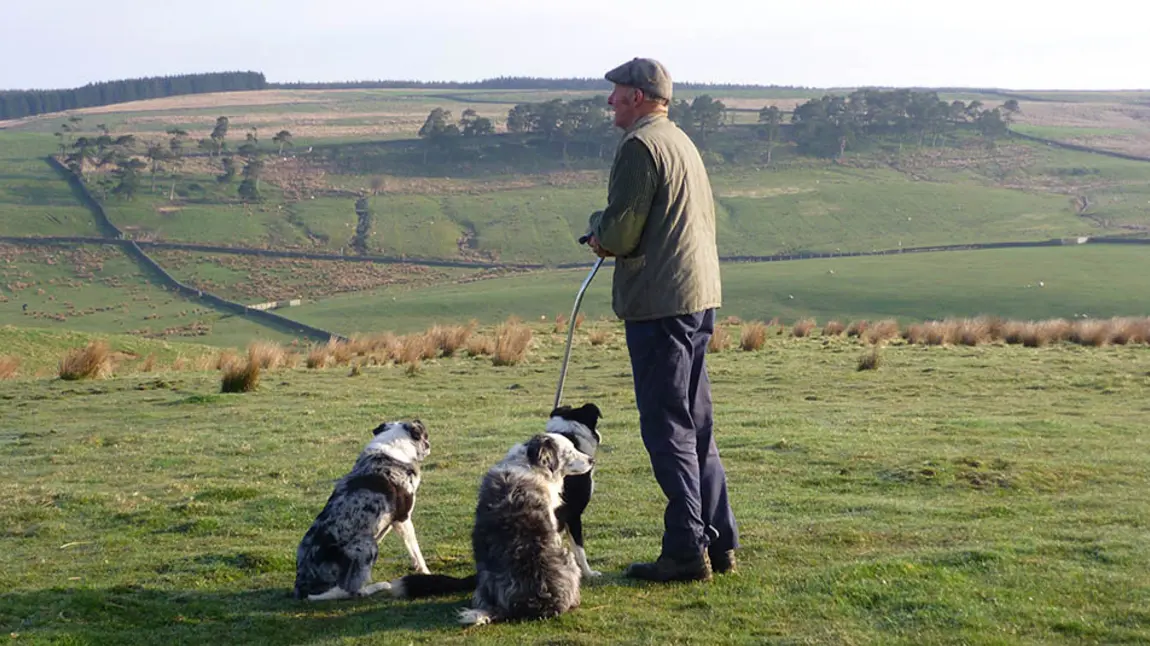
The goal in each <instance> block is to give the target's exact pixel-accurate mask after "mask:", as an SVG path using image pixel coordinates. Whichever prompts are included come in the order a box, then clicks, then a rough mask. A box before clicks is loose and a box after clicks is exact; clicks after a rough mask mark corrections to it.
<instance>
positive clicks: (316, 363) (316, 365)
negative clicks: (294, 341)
mask: <svg viewBox="0 0 1150 646" xmlns="http://www.w3.org/2000/svg"><path fill="white" fill-rule="evenodd" d="M330 361H331V350H330V349H329V348H328V347H327V346H326V345H321V346H318V347H314V348H312V349H311V350H309V351H308V353H307V359H306V360H305V361H304V365H305V366H307V368H308V369H309V370H318V369H322V368H326V367H327V364H328V362H330Z"/></svg>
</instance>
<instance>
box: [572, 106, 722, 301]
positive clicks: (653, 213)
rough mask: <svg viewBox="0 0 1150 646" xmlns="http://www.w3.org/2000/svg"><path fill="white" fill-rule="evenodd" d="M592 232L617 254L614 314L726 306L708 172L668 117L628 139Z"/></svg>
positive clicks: (642, 125) (638, 127) (636, 128)
mask: <svg viewBox="0 0 1150 646" xmlns="http://www.w3.org/2000/svg"><path fill="white" fill-rule="evenodd" d="M589 230H590V232H591V233H592V234H593V235H594V236H595V237H597V238H598V239H599V244H600V245H601V246H602V247H603V248H604V249H606V250H607V251H610V252H611V253H613V254H615V256H616V258H615V276H614V281H613V286H612V307H613V309H614V310H615V314H616V316H618V317H619V318H621V319H623V320H626V321H646V320H651V319H657V318H663V317H668V316H679V315H681V314H692V313H695V312H700V311H703V310H706V309H711V308H717V307H720V306H721V305H722V288H721V284H720V283H721V281H720V276H719V253H718V248H717V246H716V243H715V202H714V198H713V197H712V195H711V184H710V180H709V179H708V177H707V169H706V168H705V167H704V166H703V160H702V158H701V157H700V156H699V151H698V150H697V149H696V148H695V145H694V143H693V142H692V141H691V139H690V138H689V137H687V135H686V134H685V133H684V132H683V131H682V130H680V129H679V127H678V126H676V125H675V124H674V122H672V121H671V120H670V119H668V118H667V116H666V115H665V114H652V115H648V116H646V117H644V118H642V119H640V120H639V121H638V122H636V123H635V124H634V125H633V126H632V127H631V128H629V129H628V130H627V131H626V133H624V135H623V139H622V141H621V142H620V144H619V149H618V151H617V152H616V154H615V163H614V165H613V166H612V168H611V179H610V181H609V184H608V188H607V208H606V209H604V210H603V211H596V212H595V213H594V214H592V215H591V221H590V227H589Z"/></svg>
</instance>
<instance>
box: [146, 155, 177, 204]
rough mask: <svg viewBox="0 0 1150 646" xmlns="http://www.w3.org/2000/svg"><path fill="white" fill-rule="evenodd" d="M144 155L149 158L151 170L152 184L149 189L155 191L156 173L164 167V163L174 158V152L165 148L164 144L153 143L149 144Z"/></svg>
mask: <svg viewBox="0 0 1150 646" xmlns="http://www.w3.org/2000/svg"><path fill="white" fill-rule="evenodd" d="M144 156H145V157H146V158H147V159H148V165H149V170H150V171H151V180H152V185H151V188H150V189H149V190H150V191H152V192H153V193H155V192H156V173H158V172H159V171H160V170H161V169H163V167H164V164H165V163H166V162H167V161H168V160H170V159H171V158H172V153H171V151H170V150H168V149H167V148H165V147H164V146H163V144H160V143H152V144H149V145H148V150H147V151H146V152H145V153H144Z"/></svg>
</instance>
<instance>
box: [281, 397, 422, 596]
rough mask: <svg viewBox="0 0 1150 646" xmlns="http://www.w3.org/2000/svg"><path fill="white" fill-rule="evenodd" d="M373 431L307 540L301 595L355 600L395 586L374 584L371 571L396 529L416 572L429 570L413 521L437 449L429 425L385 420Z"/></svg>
mask: <svg viewBox="0 0 1150 646" xmlns="http://www.w3.org/2000/svg"><path fill="white" fill-rule="evenodd" d="M372 434H373V435H374V437H373V438H372V439H371V441H370V442H368V444H367V446H366V447H364V449H363V452H362V453H360V455H359V458H358V459H357V460H356V462H355V466H354V467H352V469H351V471H350V472H349V473H348V474H347V475H345V476H344V477H343V478H340V480H339V481H338V482H337V483H336V485H335V490H334V491H332V493H331V496H330V497H329V498H328V500H327V504H326V505H325V506H324V508H323V511H321V512H320V514H319V516H317V517H316V519H315V522H314V523H312V526H311V528H310V529H308V531H307V533H306V534H304V537H303V540H301V541H300V544H299V547H298V549H297V550H296V579H295V592H294V596H295V598H297V599H305V598H306V599H308V600H309V601H326V600H331V599H348V598H351V597H363V596H368V595H372V594H375V593H376V592H379V591H380V590H386V589H388V587H389V584H388V583H387V582H380V583H371V570H372V566H374V565H375V560H376V558H377V557H378V556H379V542H380V541H381V540H382V539H383V537H384V536H386V535H387V533H388V532H389V531H390V530H391V529H392V528H394V529H395V531H396V533H397V534H399V535H400V537H401V538H403V544H404V546H405V547H406V548H407V553H408V555H409V556H410V557H411V562H412V565H413V567H414V568H415V569H416V571H417V572H421V573H427V572H428V569H427V564H426V563H425V562H424V560H423V554H422V553H420V551H419V543H418V542H417V541H416V538H415V528H414V527H413V525H412V523H411V512H412V508H413V507H414V506H415V492H416V490H418V489H419V480H420V473H419V470H420V469H419V465H420V463H421V462H422V461H423V460H424V459H426V458H427V456H428V455H429V454H430V453H431V444H430V442H429V441H428V438H427V428H426V427H425V426H424V425H423V422H421V421H419V420H412V421H410V422H401V421H396V422H385V423H384V424H381V425H379V426H378V427H377V428H376V429H375V430H373V431H372Z"/></svg>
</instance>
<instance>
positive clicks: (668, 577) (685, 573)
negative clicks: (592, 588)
mask: <svg viewBox="0 0 1150 646" xmlns="http://www.w3.org/2000/svg"><path fill="white" fill-rule="evenodd" d="M623 575H624V576H627V577H630V578H632V579H642V580H643V581H656V582H658V583H667V582H669V581H710V580H711V578H712V576H711V562H710V560H709V559H708V558H707V552H706V551H703V552H700V553H699V555H698V556H694V557H690V558H687V559H676V558H672V557H670V556H660V557H659V559H658V560H657V561H655V562H654V563H632V564H631V565H630V566H628V567H627V571H626V572H624V573H623Z"/></svg>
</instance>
